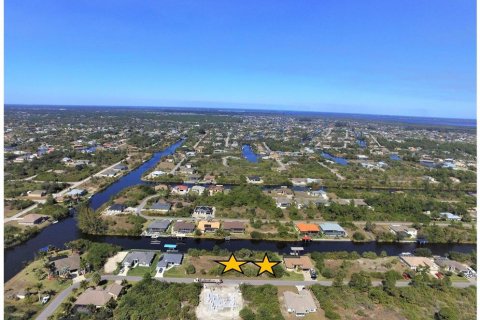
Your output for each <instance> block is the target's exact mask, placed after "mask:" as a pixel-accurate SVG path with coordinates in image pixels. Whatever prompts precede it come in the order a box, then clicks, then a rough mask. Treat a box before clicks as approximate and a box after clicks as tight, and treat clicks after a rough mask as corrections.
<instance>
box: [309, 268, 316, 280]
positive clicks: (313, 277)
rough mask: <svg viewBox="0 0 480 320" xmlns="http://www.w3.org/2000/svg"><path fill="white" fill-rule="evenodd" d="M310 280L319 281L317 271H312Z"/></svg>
mask: <svg viewBox="0 0 480 320" xmlns="http://www.w3.org/2000/svg"><path fill="white" fill-rule="evenodd" d="M310 278H312V279H317V272H316V271H315V269H310Z"/></svg>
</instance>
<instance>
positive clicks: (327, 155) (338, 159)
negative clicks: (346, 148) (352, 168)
mask: <svg viewBox="0 0 480 320" xmlns="http://www.w3.org/2000/svg"><path fill="white" fill-rule="evenodd" d="M321 155H322V157H324V158H325V159H328V160H332V161H334V162H336V163H338V164H339V165H341V166H346V165H348V161H347V159H345V158H341V157H334V156H332V155H331V154H330V153H326V152H322V153H321Z"/></svg>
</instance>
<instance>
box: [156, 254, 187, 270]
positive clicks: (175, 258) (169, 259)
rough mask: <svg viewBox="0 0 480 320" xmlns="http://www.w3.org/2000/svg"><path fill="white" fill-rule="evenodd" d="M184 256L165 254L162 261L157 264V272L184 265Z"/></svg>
mask: <svg viewBox="0 0 480 320" xmlns="http://www.w3.org/2000/svg"><path fill="white" fill-rule="evenodd" d="M182 261H183V254H182V253H170V252H168V253H165V254H163V255H162V257H161V258H160V260H159V261H158V263H157V268H156V269H157V272H160V271H162V270H165V269H166V268H168V267H170V266H179V265H181V264H182Z"/></svg>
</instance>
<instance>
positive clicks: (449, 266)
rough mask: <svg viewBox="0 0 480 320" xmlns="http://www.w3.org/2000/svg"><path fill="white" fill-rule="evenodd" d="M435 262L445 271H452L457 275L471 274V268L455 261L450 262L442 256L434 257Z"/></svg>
mask: <svg viewBox="0 0 480 320" xmlns="http://www.w3.org/2000/svg"><path fill="white" fill-rule="evenodd" d="M433 258H434V259H433V261H434V262H435V263H436V264H437V265H438V266H439V267H440V268H442V269H443V270H445V271H450V272H453V273H456V274H459V273H462V274H468V273H469V272H470V267H469V266H467V265H465V264H463V263H460V262H458V261H455V260H450V259H448V258H445V257H440V256H435V257H433Z"/></svg>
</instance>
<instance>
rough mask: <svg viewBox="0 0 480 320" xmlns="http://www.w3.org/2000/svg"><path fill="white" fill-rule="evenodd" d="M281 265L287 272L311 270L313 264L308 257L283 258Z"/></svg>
mask: <svg viewBox="0 0 480 320" xmlns="http://www.w3.org/2000/svg"><path fill="white" fill-rule="evenodd" d="M283 263H284V264H285V268H286V269H287V270H288V271H294V270H297V269H298V270H310V269H313V268H314V266H313V262H312V260H311V259H310V257H309V256H293V257H284V258H283Z"/></svg>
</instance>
